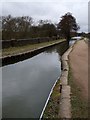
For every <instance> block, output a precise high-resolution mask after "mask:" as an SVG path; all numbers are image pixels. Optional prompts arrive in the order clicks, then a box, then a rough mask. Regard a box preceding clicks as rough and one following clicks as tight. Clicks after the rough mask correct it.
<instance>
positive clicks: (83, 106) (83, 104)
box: [68, 66, 88, 118]
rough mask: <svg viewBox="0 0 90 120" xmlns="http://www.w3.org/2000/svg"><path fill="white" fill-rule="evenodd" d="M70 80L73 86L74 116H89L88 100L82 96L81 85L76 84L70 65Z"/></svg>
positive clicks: (72, 102) (72, 104) (72, 103)
mask: <svg viewBox="0 0 90 120" xmlns="http://www.w3.org/2000/svg"><path fill="white" fill-rule="evenodd" d="M68 80H69V81H68V82H69V85H70V86H71V106H72V118H88V102H87V101H86V100H84V98H82V96H81V90H80V87H79V86H77V85H76V83H75V81H74V79H73V74H72V70H71V67H70V66H69V75H68Z"/></svg>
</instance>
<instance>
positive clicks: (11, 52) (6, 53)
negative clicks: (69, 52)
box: [0, 39, 64, 56]
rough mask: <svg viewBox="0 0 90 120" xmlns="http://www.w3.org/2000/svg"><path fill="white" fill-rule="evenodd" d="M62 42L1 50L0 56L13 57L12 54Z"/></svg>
mask: <svg viewBox="0 0 90 120" xmlns="http://www.w3.org/2000/svg"><path fill="white" fill-rule="evenodd" d="M63 40H64V39H60V40H54V41H50V42H44V43H39V44H32V45H30V44H29V45H25V46H20V47H10V48H7V49H3V50H2V56H7V55H14V54H18V53H22V52H26V51H30V50H34V49H37V48H39V47H44V46H46V45H50V44H52V43H56V42H59V41H63ZM0 52H1V51H0Z"/></svg>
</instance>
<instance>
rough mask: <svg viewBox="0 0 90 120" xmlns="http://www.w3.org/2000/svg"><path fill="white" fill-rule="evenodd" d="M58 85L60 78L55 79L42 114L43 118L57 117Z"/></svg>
mask: <svg viewBox="0 0 90 120" xmlns="http://www.w3.org/2000/svg"><path fill="white" fill-rule="evenodd" d="M59 87H60V80H58V81H57V83H56V85H55V87H54V89H53V92H52V94H51V97H50V100H49V102H48V104H47V107H46V109H45V112H44V114H43V118H58V112H59V101H60V92H59Z"/></svg>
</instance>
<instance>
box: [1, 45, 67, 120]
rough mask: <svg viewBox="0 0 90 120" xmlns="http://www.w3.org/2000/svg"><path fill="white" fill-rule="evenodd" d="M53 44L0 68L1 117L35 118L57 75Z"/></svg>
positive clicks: (57, 51) (58, 51)
mask: <svg viewBox="0 0 90 120" xmlns="http://www.w3.org/2000/svg"><path fill="white" fill-rule="evenodd" d="M64 47H65V44H63V45H62V47H60V45H57V46H55V47H52V48H51V49H48V50H47V51H45V52H43V53H41V54H38V55H37V56H34V57H32V58H30V59H27V60H24V61H22V62H18V63H15V64H12V65H7V66H4V67H3V68H2V95H3V96H2V97H3V98H2V103H3V104H2V105H3V106H2V108H3V109H2V113H3V117H4V118H39V117H40V114H41V112H42V109H43V107H44V105H45V102H46V100H47V97H48V95H49V93H50V90H51V88H52V86H53V84H54V82H55V80H56V79H57V78H58V77H59V76H60V73H61V63H60V55H61V54H62V53H63V52H64V51H65V50H66V47H65V48H64Z"/></svg>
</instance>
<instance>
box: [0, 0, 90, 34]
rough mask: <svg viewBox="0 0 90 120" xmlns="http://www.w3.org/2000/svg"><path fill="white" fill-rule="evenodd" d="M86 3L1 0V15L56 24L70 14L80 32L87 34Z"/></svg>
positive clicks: (77, 1)
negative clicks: (62, 17) (23, 17)
mask: <svg viewBox="0 0 90 120" xmlns="http://www.w3.org/2000/svg"><path fill="white" fill-rule="evenodd" d="M88 1H89V0H2V1H1V4H2V15H8V14H11V15H12V16H23V15H24V16H26V15H28V16H30V17H32V18H33V19H34V20H35V21H37V20H40V19H42V20H45V19H48V20H51V21H52V22H53V23H58V22H59V20H60V17H61V16H62V15H64V14H65V13H67V12H71V13H72V15H73V16H74V17H75V18H76V21H77V23H78V24H79V25H80V31H81V32H88ZM0 8H1V5H0Z"/></svg>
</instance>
